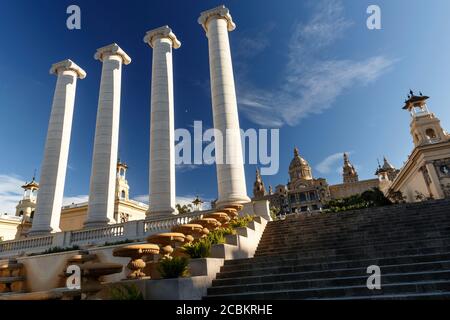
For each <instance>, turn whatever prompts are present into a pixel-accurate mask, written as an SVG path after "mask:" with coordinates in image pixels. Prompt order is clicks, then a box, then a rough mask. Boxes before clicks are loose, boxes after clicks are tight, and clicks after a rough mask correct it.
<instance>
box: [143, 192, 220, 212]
mask: <svg viewBox="0 0 450 320" xmlns="http://www.w3.org/2000/svg"><path fill="white" fill-rule="evenodd" d="M195 197H196V196H195V195H182V196H177V198H176V200H175V202H176V203H177V204H180V205H182V206H183V205H188V204H192V200H194V199H195ZM200 199H201V200H202V201H204V203H203V210H208V209H210V208H211V201H212V200H213V199H204V198H202V197H201V196H200ZM134 200H136V201H139V202H143V203H146V204H148V195H147V194H145V195H139V196H136V197H134Z"/></svg>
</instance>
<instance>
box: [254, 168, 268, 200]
mask: <svg viewBox="0 0 450 320" xmlns="http://www.w3.org/2000/svg"><path fill="white" fill-rule="evenodd" d="M265 195H266V188H265V187H264V182H263V181H262V178H261V174H260V173H259V170H258V169H256V180H255V183H254V184H253V197H254V198H255V199H261V198H262V197H264V196H265Z"/></svg>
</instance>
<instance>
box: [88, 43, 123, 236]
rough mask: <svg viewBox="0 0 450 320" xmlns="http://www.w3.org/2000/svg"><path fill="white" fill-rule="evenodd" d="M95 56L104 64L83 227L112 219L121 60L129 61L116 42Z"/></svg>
mask: <svg viewBox="0 0 450 320" xmlns="http://www.w3.org/2000/svg"><path fill="white" fill-rule="evenodd" d="M94 58H95V59H96V60H100V61H102V62H103V68H102V78H101V82H100V93H99V99H98V111H97V125H96V128H95V140H94V154H93V159H92V171H91V181H90V191H89V206H88V215H87V219H86V221H85V222H84V227H85V228H96V227H102V226H106V225H107V224H108V223H114V222H115V221H114V201H115V189H116V168H117V156H118V145H119V122H120V91H121V80H122V64H125V65H128V64H129V63H130V62H131V58H130V57H129V56H128V55H127V54H126V53H125V52H124V51H123V50H122V49H121V48H120V47H119V46H118V45H117V44H115V43H113V44H111V45H109V46H106V47H103V48H100V49H98V50H97V53H96V54H95V56H94Z"/></svg>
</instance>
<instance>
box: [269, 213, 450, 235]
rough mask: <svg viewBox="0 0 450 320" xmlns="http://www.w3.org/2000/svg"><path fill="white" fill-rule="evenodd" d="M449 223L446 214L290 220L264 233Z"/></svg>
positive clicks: (379, 228)
mask: <svg viewBox="0 0 450 320" xmlns="http://www.w3.org/2000/svg"><path fill="white" fill-rule="evenodd" d="M448 223H450V217H449V216H448V214H447V215H446V216H444V215H440V216H437V217H436V216H429V217H425V218H424V217H420V218H411V219H404V220H401V221H396V220H388V221H383V222H378V221H377V222H371V221H362V222H354V223H342V224H337V223H334V224H329V225H320V224H317V223H314V224H311V225H305V224H303V223H295V222H290V223H289V225H287V226H279V227H273V226H271V225H270V224H269V226H268V227H266V229H267V232H266V231H265V232H264V235H265V236H267V237H269V236H276V235H282V233H280V232H291V231H292V232H297V233H298V232H299V231H301V232H305V233H307V232H324V231H344V230H353V231H357V230H361V229H363V230H366V229H369V230H382V229H384V228H387V229H392V228H397V227H404V226H407V227H414V226H422V225H431V226H439V225H441V224H447V225H448Z"/></svg>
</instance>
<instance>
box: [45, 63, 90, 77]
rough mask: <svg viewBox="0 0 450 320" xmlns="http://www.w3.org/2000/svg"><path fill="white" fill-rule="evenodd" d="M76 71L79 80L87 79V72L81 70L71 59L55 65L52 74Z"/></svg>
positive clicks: (51, 69) (51, 70)
mask: <svg viewBox="0 0 450 320" xmlns="http://www.w3.org/2000/svg"><path fill="white" fill-rule="evenodd" d="M67 70H71V71H75V72H76V74H77V76H78V78H80V79H84V78H86V71H84V70H83V69H81V68H80V67H79V66H78V65H77V64H76V63H75V62H73V61H72V60H70V59H67V60H63V61H61V62H57V63H54V64H53V65H52V67H51V68H50V74H54V75H59V73H60V72H61V71H67Z"/></svg>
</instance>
